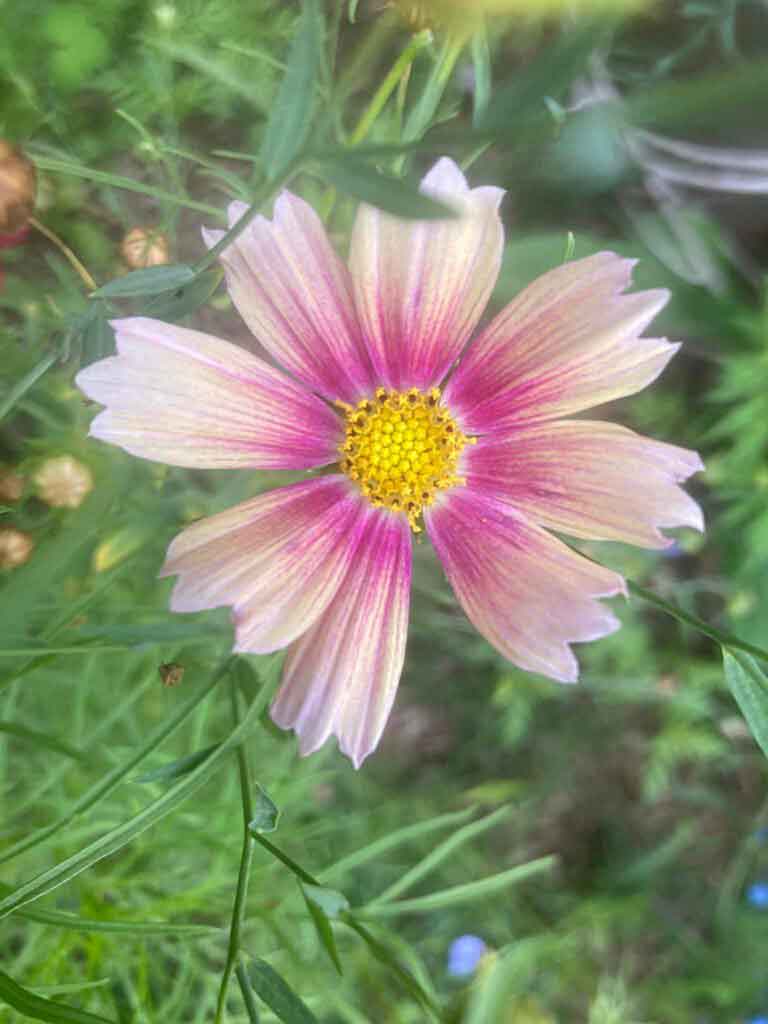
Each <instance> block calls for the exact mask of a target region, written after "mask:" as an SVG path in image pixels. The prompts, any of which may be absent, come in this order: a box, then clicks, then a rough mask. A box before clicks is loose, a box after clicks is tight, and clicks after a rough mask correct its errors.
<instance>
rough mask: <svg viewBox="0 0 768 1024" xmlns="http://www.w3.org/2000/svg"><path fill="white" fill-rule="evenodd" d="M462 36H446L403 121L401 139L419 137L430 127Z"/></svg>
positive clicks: (455, 59)
mask: <svg viewBox="0 0 768 1024" xmlns="http://www.w3.org/2000/svg"><path fill="white" fill-rule="evenodd" d="M464 43H465V38H464V37H463V36H448V38H447V39H446V41H445V43H444V44H443V48H442V49H441V51H440V54H439V56H438V58H437V61H436V62H435V65H434V67H433V68H432V71H431V73H430V76H429V78H428V79H427V84H426V85H425V86H424V91H423V92H422V94H421V96H420V97H419V100H418V102H417V103H416V106H415V107H414V108H413V110H411V112H410V114H409V115H408V118H407V119H406V122H405V132H404V133H403V141H406V142H410V141H411V140H415V139H419V138H421V136H422V135H423V134H424V132H425V131H426V130H427V129H428V128H429V127H430V125H431V124H432V121H433V119H434V116H435V114H436V113H437V108H438V107H439V106H440V101H441V100H442V98H443V94H444V93H445V90H446V87H447V85H448V83H449V82H450V80H451V75H452V74H453V69H454V68H455V67H456V61H457V60H458V59H459V56H460V54H461V51H462V50H463V49H464Z"/></svg>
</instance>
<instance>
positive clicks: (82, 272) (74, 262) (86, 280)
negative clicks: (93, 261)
mask: <svg viewBox="0 0 768 1024" xmlns="http://www.w3.org/2000/svg"><path fill="white" fill-rule="evenodd" d="M29 223H30V224H31V225H32V227H33V228H34V229H35V230H36V231H39V232H40V234H41V235H45V237H46V238H47V239H48V241H49V242H53V244H54V245H55V246H56V248H57V249H58V250H59V252H60V253H61V254H62V255H63V256H64V258H65V259H66V260H67V262H68V263H69V264H70V266H71V267H72V268H73V269H74V270H75V272H76V273H77V275H78V277H79V278H80V280H81V281H82V282H83V284H84V285H85V287H86V288H87V289H88V290H89V291H91V292H95V291H96V289H97V288H98V285H97V284H96V282H95V281H94V280H93V278H92V277H91V275H90V274H89V273H88V270H87V269H86V268H85V267H84V266H83V264H82V263H81V262H80V260H79V259H78V258H77V256H75V254H74V253H73V252H72V250H71V249H70V248H69V246H68V245H67V244H66V242H63V241H62V240H61V239H60V238H59V236H58V235H57V234H56V233H55V232H54V231H51V229H50V228H47V227H46V226H45V224H41V223H40V221H39V220H38V219H37V217H30V218H29Z"/></svg>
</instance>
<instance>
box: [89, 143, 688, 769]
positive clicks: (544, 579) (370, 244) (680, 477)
mask: <svg viewBox="0 0 768 1024" xmlns="http://www.w3.org/2000/svg"><path fill="white" fill-rule="evenodd" d="M422 190H423V192H424V193H426V194H428V195H432V196H435V197H438V198H440V199H441V200H443V201H445V202H447V203H449V204H450V205H452V206H453V207H454V208H455V209H456V212H457V217H456V219H452V220H444V221H429V222H414V221H401V220H398V219H397V218H394V217H392V216H390V215H387V214H384V213H382V212H380V211H378V210H375V209H372V208H369V207H367V206H362V207H361V208H360V210H359V212H358V214H357V219H356V221H355V225H354V229H353V233H352V244H351V254H350V261H349V267H346V266H345V265H344V264H343V263H342V261H341V260H340V259H339V257H338V256H337V255H336V253H335V251H334V250H333V248H332V246H331V244H330V242H329V240H328V237H327V235H326V233H325V230H324V228H323V225H322V223H321V222H320V220H319V218H318V216H317V214H316V213H315V212H314V210H313V209H312V208H311V207H310V206H309V205H307V203H305V202H304V201H303V200H301V199H299V198H297V197H296V196H293V195H291V194H289V193H283V194H282V195H281V196H280V197H279V198H278V200H277V201H276V203H275V208H274V216H273V219H272V220H271V221H270V220H267V219H266V218H264V217H258V218H256V219H255V220H254V221H253V222H252V223H251V224H250V226H249V227H248V228H247V229H246V230H245V231H244V232H243V233H242V234H241V235H240V236H239V237H238V238H237V239H236V240H235V241H234V242H233V243H232V244H231V245H230V246H229V248H227V249H226V250H225V252H224V253H223V257H222V259H223V264H224V268H225V271H226V277H227V283H228V286H229V292H230V295H231V297H232V301H233V302H234V304H235V306H236V307H237V309H238V310H239V312H240V313H241V315H242V317H243V319H244V320H245V321H246V323H247V324H248V326H249V327H250V329H251V330H252V332H253V333H254V335H255V336H256V338H257V339H258V340H259V342H260V343H261V345H262V346H263V348H264V349H265V350H266V351H267V353H268V354H269V356H271V357H272V359H274V361H275V363H276V364H278V365H279V366H281V367H282V369H277V368H275V367H274V366H273V365H271V364H269V363H267V362H265V361H264V360H263V359H260V358H258V357H257V356H255V355H252V354H251V353H249V352H247V351H245V350H244V349H242V348H239V347H237V346H234V345H231V344H229V343H228V342H226V341H221V340H219V339H217V338H214V337H211V336H209V335H206V334H202V333H200V332H198V331H192V330H188V329H186V328H183V327H177V326H171V325H169V324H165V323H161V322H159V321H156V320H149V319H145V318H142V317H135V318H129V319H123V320H117V321H115V323H114V327H115V330H116V334H117V352H118V354H117V355H116V356H113V357H111V358H109V359H104V360H102V361H101V362H98V363H95V364H94V365H92V366H90V367H88V368H87V369H85V370H83V371H82V372H81V373H80V374H79V376H78V378H77V383H78V384H79V386H80V388H81V389H82V390H83V391H84V392H85V394H86V395H88V396H89V397H90V398H93V399H95V400H96V401H98V402H100V403H102V404H103V405H104V406H106V408H105V410H104V411H103V412H101V413H100V414H99V415H98V416H97V417H96V418H95V419H94V421H93V424H92V426H91V434H92V435H93V436H94V437H97V438H100V439H102V440H104V441H108V442H111V443H112V444H117V445H120V446H121V447H122V448H124V449H125V450H126V451H128V452H131V453H133V454H135V455H138V456H141V457H143V458H147V459H154V460H156V461H159V462H166V463H171V464H173V465H178V466H191V467H196V468H201V469H202V468H242V467H251V468H253V469H269V470H317V469H319V468H321V467H325V466H331V465H334V464H336V468H335V469H334V470H333V471H332V472H326V473H324V474H323V475H315V476H312V477H309V478H308V479H306V480H304V481H301V482H299V483H293V484H289V485H288V486H285V487H281V488H278V489H277V490H274V491H272V492H270V493H267V494H261V495H259V496H258V497H256V498H253V499H251V500H250V501H246V502H244V503H243V504H241V505H238V506H237V507H235V508H233V509H230V510H229V511H226V512H222V513H220V514H219V515H214V516H212V517H211V518H209V519H205V520H203V521H201V522H198V523H195V524H193V525H192V526H190V527H188V528H187V529H186V530H184V531H183V532H182V533H181V534H180V535H179V536H178V537H177V538H176V539H175V540H174V541H173V543H172V544H171V546H170V548H169V550H168V556H167V559H166V562H165V565H164V566H163V569H162V575H164V576H171V575H173V576H177V577H178V579H177V582H176V585H175V589H174V591H173V596H172V598H171V607H172V608H173V609H174V610H175V611H179V612H191V611H199V610H201V609H206V608H215V607H219V606H222V605H224V606H229V607H230V608H231V609H232V615H233V619H234V623H235V637H236V640H235V649H236V650H237V651H248V652H255V653H266V652H269V651H276V650H280V649H283V648H286V649H287V654H286V660H285V668H284V672H283V680H282V685H281V688H280V690H279V692H278V694H277V697H276V699H275V701H274V704H273V706H272V716H273V718H274V720H275V721H276V722H277V724H278V725H280V726H282V727H283V728H286V729H294V730H295V731H296V733H297V734H298V736H299V740H300V750H301V753H302V754H308V753H310V752H312V751H314V750H316V749H317V748H318V747H320V746H321V745H322V744H323V743H324V742H325V740H326V739H327V738H328V737H329V736H330V735H332V734H333V735H335V736H336V737H337V738H338V740H339V744H340V746H341V749H342V750H343V751H344V753H346V754H347V755H349V757H350V758H351V759H352V761H353V763H354V764H355V766H359V765H360V764H361V763H362V761H363V760H364V758H365V757H366V756H367V755H368V754H370V752H371V751H372V750H373V749H374V748H375V747H376V744H377V743H378V741H379V738H380V736H381V733H382V730H383V728H384V725H385V723H386V721H387V717H388V715H389V712H390V709H391V707H392V702H393V700H394V697H395V691H396V689H397V684H398V681H399V678H400V674H401V671H402V668H403V660H404V656H405V640H406V633H407V624H408V603H409V591H410V577H411V559H412V549H411V543H412V534H413V533H414V532H417V533H418V532H420V530H421V524H422V523H423V524H424V526H425V527H426V531H427V533H428V535H429V537H430V539H431V540H432V543H433V544H434V546H435V549H436V551H437V554H438V556H439V557H440V560H441V561H442V564H443V566H444V569H445V572H446V575H447V577H448V579H449V581H450V583H451V585H452V586H453V589H454V591H455V592H456V596H457V597H458V599H459V601H460V602H461V604H462V606H463V608H464V610H465V612H466V614H467V615H468V617H469V619H470V620H471V621H472V622H473V623H474V625H475V627H476V628H477V629H478V630H479V632H480V633H482V634H483V636H485V637H486V638H487V639H488V640H489V641H490V643H492V644H493V645H494V646H495V647H497V648H498V649H499V650H500V651H501V652H502V653H503V654H504V655H505V657H507V658H509V660H510V661H512V662H514V663H515V664H516V665H519V666H521V667H522V668H524V669H528V670H530V671H533V672H540V673H543V674H545V675H548V676H551V677H552V678H554V679H558V680H562V681H564V682H570V681H573V680H575V679H576V677H577V673H578V666H577V663H576V659H575V657H574V655H573V653H572V651H571V646H570V645H571V644H573V643H578V642H584V641H587V640H595V639H597V638H598V637H602V636H605V635H606V634H608V633H611V632H613V631H614V630H615V629H617V628H618V625H619V623H618V622H617V620H616V619H615V618H614V616H613V615H612V614H611V613H610V611H608V609H607V608H606V607H605V606H604V605H603V604H602V603H601V602H600V601H599V600H598V599H599V598H603V597H610V596H612V595H615V594H620V593H625V584H624V580H623V579H622V577H621V576H619V575H618V574H617V573H615V572H613V571H611V570H610V569H606V568H603V567H601V566H599V565H596V564H595V563H593V562H591V561H589V560H588V559H586V558H584V557H582V556H581V555H579V554H578V553H576V552H575V551H573V550H572V549H571V548H570V547H568V546H567V545H566V544H564V543H563V542H562V541H560V540H558V539H557V538H556V537H555V536H554V535H553V534H552V533H550V532H548V531H549V530H556V531H562V532H563V533H564V534H568V535H570V536H572V537H578V538H587V539H607V540H620V541H624V542H627V543H632V544H637V545H640V546H643V547H649V548H654V547H655V548H662V547H665V546H667V545H668V544H670V543H671V540H670V539H669V538H667V537H665V536H664V535H663V534H662V532H661V529H662V528H667V527H677V526H692V527H694V528H696V529H702V517H701V512H700V510H699V508H698V506H697V505H696V503H695V502H694V501H693V500H692V499H691V498H690V497H689V496H688V495H687V494H686V493H685V492H684V491H683V490H681V488H680V487H679V486H678V485H679V484H680V483H681V482H682V481H684V480H685V479H686V478H687V477H689V476H690V475H691V474H692V473H695V472H696V471H698V470H700V469H701V468H702V465H701V461H700V460H699V457H698V456H697V455H696V454H695V453H694V452H691V451H686V450H685V449H682V448H677V447H674V446H672V445H668V444H663V443H661V442H658V441H651V440H648V439H647V438H643V437H640V436H638V435H637V434H635V433H633V432H632V431H630V430H628V429H626V428H625V427H620V426H617V425H615V424H611V423H602V422H594V421H590V420H583V419H562V417H564V416H569V415H571V414H572V413H578V412H581V411H582V410H584V409H587V408H589V407H591V406H594V405H597V404H601V403H604V402H607V401H612V400H614V399H616V398H621V397H622V396H624V395H629V394H632V393H633V392H636V391H638V390H640V389H641V388H643V387H645V386H646V385H647V384H649V383H650V382H651V381H652V380H653V379H654V378H655V377H656V376H657V375H658V374H659V373H660V372H661V370H662V369H663V368H664V366H665V365H666V363H667V362H668V361H669V359H670V358H671V356H672V355H673V354H674V353H675V351H676V350H677V347H678V346H677V345H673V344H670V343H669V342H667V341H664V340H659V339H655V338H654V339H649V338H643V337H641V334H642V332H643V331H644V330H645V328H646V327H647V326H648V324H649V323H650V321H651V320H652V318H653V317H654V316H655V314H656V313H657V312H658V311H659V310H660V309H661V307H662V306H663V305H664V303H665V302H666V300H667V293H666V292H664V291H647V292H640V293H636V294H624V293H625V290H626V289H627V287H628V285H629V284H630V275H631V269H632V262H631V261H629V260H625V259H621V258H620V257H618V256H616V255H615V254H613V253H610V252H603V253H599V254H597V255H596V256H591V257H589V258H588V259H582V260H578V261H575V262H572V263H566V264H564V265H563V266H560V267H558V268H557V269H556V270H553V271H551V272H550V273H548V274H545V275H544V276H543V277H541V278H539V279H538V280H537V281H535V282H534V283H533V284H532V285H530V286H529V287H528V288H527V289H525V291H523V292H522V294H520V295H519V296H518V297H517V298H516V299H515V300H514V301H513V302H512V303H510V304H509V305H508V306H507V307H506V309H504V310H503V311H502V312H501V313H499V314H498V316H496V317H495V318H494V319H492V320H491V321H490V323H489V324H488V325H487V326H486V327H484V328H483V329H481V330H480V332H479V334H478V335H477V336H476V337H475V339H474V341H472V342H470V337H471V335H472V334H473V332H474V331H475V329H476V328H477V325H478V323H479V321H480V318H481V316H482V314H483V311H484V309H485V306H486V304H487V302H488V299H489V297H490V295H491V292H492V290H493V287H494V285H495V282H496V278H497V275H498V271H499V265H500V261H501V255H502V246H503V230H502V224H501V219H500V217H499V212H498V208H499V203H500V201H501V198H502V194H503V193H502V192H501V191H500V190H499V189H497V188H489V187H486V188H475V189H470V188H469V187H468V185H467V182H466V180H465V178H464V176H463V174H462V173H461V171H460V170H459V169H458V167H457V166H456V165H455V164H454V163H453V162H452V161H451V160H448V159H443V160H440V161H439V162H438V163H437V164H436V165H435V167H433V169H432V170H431V171H430V172H429V174H428V175H427V176H426V178H425V179H424V181H423V183H422ZM243 210H244V208H243V206H242V204H239V203H233V204H232V206H231V207H230V210H229V216H230V222H234V221H235V220H237V219H238V218H239V217H240V216H241V214H242V213H243ZM204 234H205V239H206V242H207V244H208V245H209V246H211V245H214V244H215V243H216V242H217V241H218V239H219V238H220V237H221V234H222V233H221V232H217V231H206V232H205V233H204Z"/></svg>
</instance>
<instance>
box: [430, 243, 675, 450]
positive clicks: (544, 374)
mask: <svg viewBox="0 0 768 1024" xmlns="http://www.w3.org/2000/svg"><path fill="white" fill-rule="evenodd" d="M632 266H633V263H632V261H631V260H625V259H621V258H620V257H619V256H616V255H615V254H614V253H610V252H603V253H598V254H597V255H595V256H590V257H588V258H587V259H583V260H576V261H575V262H573V263H565V264H563V265H562V266H561V267H558V268H557V269H556V270H551V271H550V272H549V273H547V274H544V275H542V276H541V277H540V278H538V279H537V280H536V281H534V282H533V284H531V285H529V286H528V288H526V289H525V290H524V291H523V292H521V294H520V295H519V296H518V297H517V298H516V299H514V300H513V301H512V302H511V303H510V304H509V305H508V306H507V307H506V308H505V309H504V310H502V312H501V313H499V315H498V316H497V317H496V318H495V319H494V320H493V321H492V322H491V324H489V326H488V327H487V328H486V330H485V331H483V332H482V333H481V334H480V336H479V337H478V338H477V339H476V340H475V341H474V342H473V343H472V344H471V345H470V346H469V349H468V351H467V353H466V355H465V356H464V358H463V359H462V361H461V363H460V364H459V367H458V369H457V370H456V372H455V374H454V375H453V376H452V378H451V379H450V381H449V382H448V384H447V386H446V389H445V396H444V397H445V401H446V403H447V404H448V406H449V407H450V408H451V410H452V411H453V412H454V413H455V414H456V415H457V416H458V417H459V419H460V422H461V425H462V427H463V429H465V430H469V431H473V432H475V433H492V432H497V431H500V430H505V429H507V428H509V427H510V426H514V425H517V424H520V423H527V422H530V421H532V420H539V419H553V418H559V417H561V416H565V415H568V414H570V413H573V412H578V411H580V410H582V409H588V408H590V407H591V406H595V405H602V404H603V403H605V402H609V401H612V400H613V399H616V398H621V397H622V396H624V395H629V394H632V393H633V392H635V391H639V390H640V389H641V388H644V387H645V386H646V385H647V384H649V383H650V382H651V381H652V380H654V379H655V378H656V377H657V376H658V374H659V373H661V371H662V370H663V369H664V367H665V366H666V364H667V363H668V362H669V360H670V358H671V357H672V356H673V355H674V353H675V352H676V351H677V349H678V348H679V345H673V344H670V343H669V342H667V341H665V340H659V339H657V338H641V337H640V334H641V333H642V332H643V331H644V330H645V328H646V327H647V326H648V324H649V323H650V322H651V320H652V319H653V317H654V316H655V315H656V314H657V313H658V312H659V310H660V309H661V308H662V306H663V305H664V304H665V303H666V301H667V299H668V298H669V295H668V293H667V292H666V291H663V290H655V291H646V292H637V293H635V294H631V295H622V294H621V293H622V291H624V289H625V288H626V287H627V286H628V284H629V283H630V278H631V271H632Z"/></svg>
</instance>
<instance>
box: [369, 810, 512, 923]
mask: <svg viewBox="0 0 768 1024" xmlns="http://www.w3.org/2000/svg"><path fill="white" fill-rule="evenodd" d="M511 813H512V808H511V807H500V808H499V809H498V810H496V811H494V812H493V813H492V814H489V815H487V816H486V817H485V818H481V819H480V820H479V821H473V822H472V823H471V824H469V825H465V826H464V828H460V829H459V830H458V832H454V834H453V835H451V836H449V837H448V838H447V839H446V840H444V841H443V842H442V843H440V845H439V846H436V847H435V849H434V850H433V851H432V852H431V853H430V854H428V855H427V856H426V857H425V858H424V859H423V860H421V861H419V863H418V864H415V865H414V866H413V867H412V868H411V869H410V871H406V873H405V874H404V875H402V876H401V877H400V878H398V880H397V881H396V882H394V883H393V884H392V885H390V886H389V888H387V889H385V890H384V892H383V893H381V895H379V896H377V897H376V898H375V899H374V900H372V901H371V902H370V903H369V904H368V905H367V908H370V907H374V906H378V905H379V904H381V903H388V902H390V901H392V900H394V899H396V897H398V896H399V895H400V894H401V893H403V892H406V891H407V890H408V889H410V888H411V887H412V886H414V885H416V883H417V882H420V881H421V879H422V878H426V876H427V875H429V874H430V873H431V872H432V871H434V870H435V868H437V867H439V865H440V864H442V863H443V861H444V860H447V859H448V857H450V856H451V854H452V853H453V852H454V851H455V850H458V849H459V847H461V846H463V845H464V844H465V843H468V842H470V840H472V839H474V838H475V836H479V835H482V833H483V832H487V831H488V829H491V828H495V826H496V825H498V824H499V823H500V822H502V821H504V820H505V819H506V818H508V817H509V816H510V814H511Z"/></svg>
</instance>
